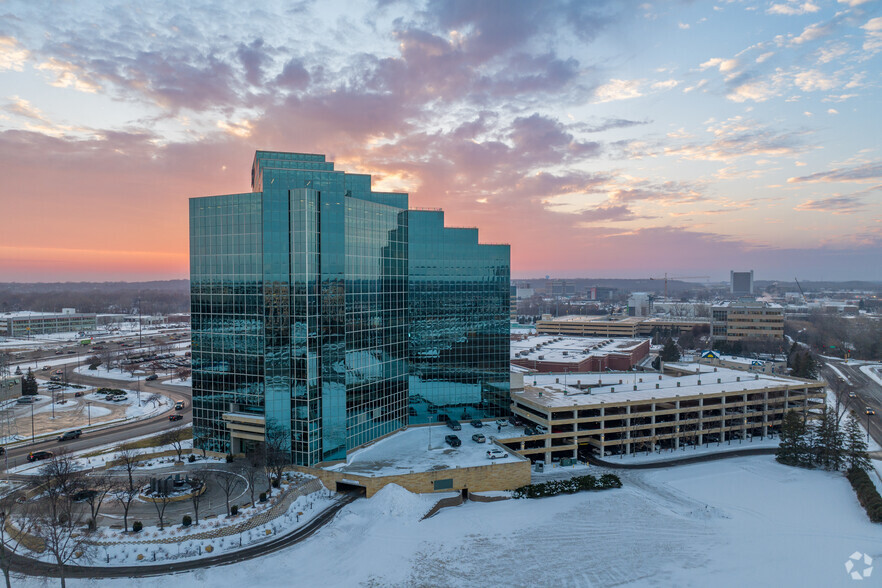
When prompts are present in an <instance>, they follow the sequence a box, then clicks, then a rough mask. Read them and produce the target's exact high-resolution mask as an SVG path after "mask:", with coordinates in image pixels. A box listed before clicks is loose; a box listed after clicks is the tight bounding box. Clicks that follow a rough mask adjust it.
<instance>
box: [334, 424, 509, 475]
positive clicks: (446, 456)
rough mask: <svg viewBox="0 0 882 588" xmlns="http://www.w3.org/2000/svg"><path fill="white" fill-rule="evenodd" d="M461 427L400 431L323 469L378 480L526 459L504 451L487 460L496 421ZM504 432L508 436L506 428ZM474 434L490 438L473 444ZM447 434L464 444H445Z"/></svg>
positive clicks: (495, 430) (414, 428)
mask: <svg viewBox="0 0 882 588" xmlns="http://www.w3.org/2000/svg"><path fill="white" fill-rule="evenodd" d="M460 424H461V425H462V430H461V431H454V430H452V429H450V428H449V427H448V426H447V425H430V426H425V427H412V428H409V429H405V430H403V431H398V432H397V433H393V434H391V435H389V436H388V437H386V438H384V439H380V440H379V441H377V442H376V443H373V444H371V445H368V446H367V447H362V448H361V449H357V450H355V451H354V452H352V453H350V454H349V455H348V456H346V462H345V463H338V464H334V465H332V466H328V467H326V468H324V469H326V470H329V471H335V472H343V473H351V474H358V475H360V476H377V477H379V476H394V475H400V474H413V473H420V472H432V471H439V470H448V469H455V468H469V467H477V466H490V465H493V464H494V463H495V462H501V463H506V462H510V461H513V460H522V459H524V458H522V457H521V456H519V455H516V454H514V453H512V452H510V451H508V450H505V449H504V448H503V449H504V450H505V451H506V452H507V453H508V454H509V455H508V457H505V458H502V459H495V460H491V459H488V458H487V450H488V449H490V448H491V447H498V445H495V444H493V443H492V442H491V439H490V437H491V436H493V437H496V436H497V428H496V424H495V423H494V421H492V420H491V421H484V426H483V427H481V428H480V429H478V428H475V427H473V426H472V425H471V424H469V423H468V422H462V423H460ZM508 429H512V427H508ZM503 431H506V433H509V431H507V430H506V429H505V428H504V429H503ZM475 433H482V434H483V435H484V436H485V437H486V438H487V442H485V443H477V442H475V441H472V435H474V434H475ZM447 435H456V436H457V437H459V439H460V441H462V445H460V446H459V447H455V448H454V447H451V446H450V445H448V444H447V443H446V442H445V441H444V437H445V436H447Z"/></svg>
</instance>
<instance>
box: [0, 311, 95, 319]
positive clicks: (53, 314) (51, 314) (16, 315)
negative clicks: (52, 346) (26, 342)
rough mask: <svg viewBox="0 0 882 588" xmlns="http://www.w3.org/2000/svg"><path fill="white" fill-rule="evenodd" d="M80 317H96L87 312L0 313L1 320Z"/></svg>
mask: <svg viewBox="0 0 882 588" xmlns="http://www.w3.org/2000/svg"><path fill="white" fill-rule="evenodd" d="M72 316H75V317H80V316H95V315H94V314H91V313H87V312H75V313H61V312H38V311H36V310H16V311H14V312H0V320H3V319H10V318H12V319H21V318H55V317H58V318H67V317H72Z"/></svg>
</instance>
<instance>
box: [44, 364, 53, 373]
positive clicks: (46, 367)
mask: <svg viewBox="0 0 882 588" xmlns="http://www.w3.org/2000/svg"><path fill="white" fill-rule="evenodd" d="M50 369H52V368H50V367H49V366H48V365H44V366H43V371H44V372H48V371H49V370H50Z"/></svg>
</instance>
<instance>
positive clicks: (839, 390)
mask: <svg viewBox="0 0 882 588" xmlns="http://www.w3.org/2000/svg"><path fill="white" fill-rule="evenodd" d="M824 362H825V363H824V364H822V365H821V368H820V371H821V375H822V376H824V379H825V380H827V383H828V384H829V386H830V389H831V390H833V391H834V392H835V393H836V395H837V397H838V398H839V401H840V402H841V403H843V404H844V405H845V406H846V408H847V409H848V410H853V411H855V412H856V413H857V415H858V417H859V418H860V421H861V424H862V425H863V426H864V427H869V431H870V435H871V436H872V437H873V439H875V441H876V442H877V443H880V444H882V421H880V418H882V416H880V415H882V386H880V385H879V384H877V383H876V382H874V381H873V380H872V379H871V378H870V377H869V376H867V375H866V374H865V373H863V372H862V371H861V370H860V366H859V365H855V363H854V362H849V363H846V362H845V360H833V359H825V360H824ZM831 365H832V366H835V367H836V369H837V370H839V371H840V372H842V374H843V375H844V376H845V377H846V378H847V379H848V380H847V381H846V380H845V379H843V378H842V376H840V375H839V374H837V373H836V371H834V370H832V369H830V366H831ZM849 393H854V397H849ZM868 406H869V407H871V408H873V409H874V410H875V411H876V415H875V416H868V415H867V414H866V408H867V407H868Z"/></svg>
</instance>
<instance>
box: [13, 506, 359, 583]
mask: <svg viewBox="0 0 882 588" xmlns="http://www.w3.org/2000/svg"><path fill="white" fill-rule="evenodd" d="M358 497H359V495H358V494H354V493H350V494H346V495H344V496H343V497H341V498H340V499H339V500H338V501H337V502H335V503H334V504H332V505H331V506H329V507H328V508H326V509H325V510H323V511H322V512H321V513H319V514H318V515H316V517H315V518H313V519H312V520H311V521H310V522H308V523H307V524H305V525H304V526H302V527H300V528H298V529H295V530H293V531H291V532H290V533H288V534H286V535H282V536H281V537H278V538H276V539H272V540H270V541H267V542H266V543H260V544H258V545H252V546H248V547H243V548H242V549H240V550H238V551H235V552H232V553H224V554H221V555H215V556H212V557H206V558H201V559H196V560H190V561H182V562H175V563H167V564H161V565H137V566H113V567H97V566H95V567H93V566H89V567H84V566H65V577H67V578H134V577H138V578H143V577H146V576H160V575H164V574H172V573H177V572H187V571H190V570H195V569H200V568H207V567H211V566H220V565H229V564H234V563H238V562H241V561H245V560H249V559H253V558H255V557H259V556H261V555H267V554H270V553H274V552H276V551H279V550H281V549H285V548H287V547H290V546H291V545H295V544H297V543H300V542H301V541H303V540H305V539H307V538H309V537H311V536H312V535H314V534H315V532H316V531H318V530H319V529H320V528H322V527H323V526H324V525H326V524H327V523H329V522H330V521H331V519H333V518H334V515H335V514H337V512H338V511H339V510H340V509H342V508H343V507H344V506H346V505H348V504H351V503H352V502H354V501H355V500H356V499H357V498H358ZM5 555H6V556H7V557H9V559H10V563H11V569H12V571H13V572H15V573H19V574H27V575H29V576H43V577H53V578H57V577H58V568H57V566H55V565H52V564H49V563H46V562H42V561H38V560H34V559H30V558H27V557H23V556H21V555H18V554H14V553H9V552H8V551H7V552H6V554H5Z"/></svg>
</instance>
